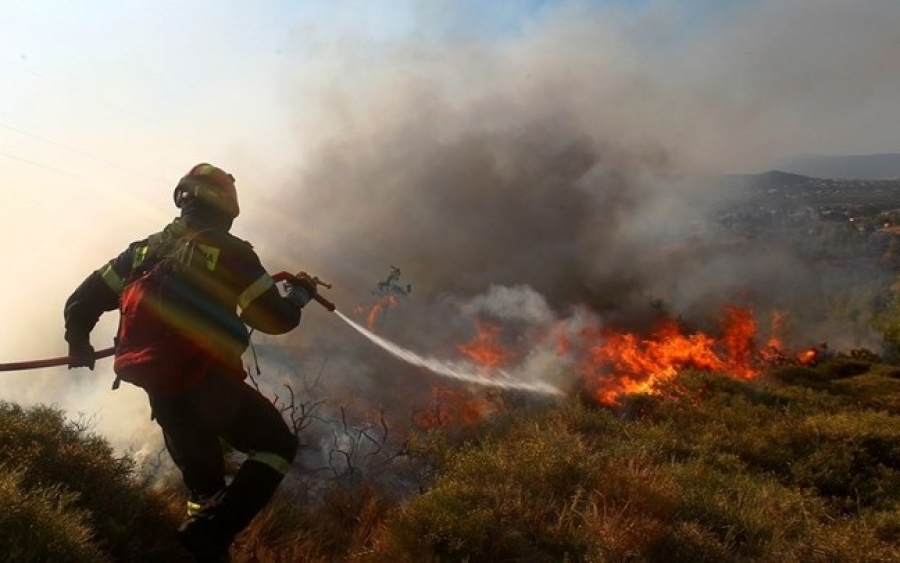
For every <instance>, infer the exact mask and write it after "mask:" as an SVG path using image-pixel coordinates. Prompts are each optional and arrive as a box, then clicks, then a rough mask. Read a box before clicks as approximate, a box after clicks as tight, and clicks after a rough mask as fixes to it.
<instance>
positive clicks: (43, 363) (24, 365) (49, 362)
mask: <svg viewBox="0 0 900 563" xmlns="http://www.w3.org/2000/svg"><path fill="white" fill-rule="evenodd" d="M301 276H303V277H305V278H306V279H307V280H308V281H312V282H313V283H314V284H315V285H317V286H318V285H321V286H322V287H325V288H328V289H330V288H331V284H330V283H326V282H324V281H322V280H320V279H319V278H317V277H315V276H310V275H308V274H306V273H304V272H300V273H299V274H296V275H295V274H291V273H289V272H278V273H277V274H275V275H273V276H272V279H273V280H275V281H276V282H284V283H287V284H297V283H299V281H300V277H301ZM312 298H313V299H314V300H316V302H318V303H319V304H320V305H322V306H323V307H325V308H326V309H328V310H329V311H332V312H333V311H334V310H335V309H337V307H336V306H335V304H334V303H332V302H331V301H329V300H327V299H325V298H324V297H322V296H321V295H319V293H318V292H316V293H315V294H313V297H312ZM115 353H116V349H115V347H110V348H104V349H102V350H97V351H96V352H94V359H96V360H99V359H100V358H108V357H109V356H112V355H113V354H115ZM70 361H72V357H71V356H59V357H56V358H45V359H43V360H27V361H23V362H9V363H5V364H2V363H0V372H3V371H24V370H29V369H40V368H49V367H55V366H65V365H68V364H69V362H70Z"/></svg>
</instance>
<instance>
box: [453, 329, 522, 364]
mask: <svg viewBox="0 0 900 563" xmlns="http://www.w3.org/2000/svg"><path fill="white" fill-rule="evenodd" d="M475 327H476V334H475V336H474V338H472V340H470V341H469V342H467V343H465V344H460V345H459V346H458V348H459V351H460V352H462V353H463V354H464V355H465V356H466V357H467V358H469V359H470V360H472V361H473V362H475V363H476V364H478V365H479V366H482V367H485V368H498V367H501V366H503V365H506V364H508V363H510V362H511V361H512V360H513V359H514V358H515V354H513V353H512V352H511V351H510V350H507V349H506V348H504V347H503V346H502V345H500V343H498V342H497V337H498V336H500V333H501V332H502V329H501V327H500V326H498V325H494V324H490V323H487V322H485V321H481V320H478V321H476V322H475Z"/></svg>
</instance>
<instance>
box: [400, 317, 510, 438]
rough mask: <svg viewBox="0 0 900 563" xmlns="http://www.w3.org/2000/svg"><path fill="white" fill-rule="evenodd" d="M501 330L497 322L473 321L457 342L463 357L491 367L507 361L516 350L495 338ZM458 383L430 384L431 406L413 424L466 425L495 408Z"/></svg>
mask: <svg viewBox="0 0 900 563" xmlns="http://www.w3.org/2000/svg"><path fill="white" fill-rule="evenodd" d="M502 332H503V328H502V327H500V326H499V325H495V324H491V323H488V322H485V321H482V320H476V322H475V336H474V337H472V339H471V340H470V341H468V342H466V343H464V344H460V345H458V346H457V349H458V350H459V351H460V352H462V354H463V355H465V356H466V357H467V358H469V359H470V360H471V361H472V362H474V363H475V364H477V365H478V366H480V367H483V368H486V373H487V374H488V375H489V374H490V370H491V369H495V368H499V367H502V366H504V365H508V364H509V363H510V362H512V361H514V360H515V358H516V354H515V353H514V352H512V351H511V350H509V349H507V348H505V347H504V346H502V345H501V344H500V343H499V342H498V339H499V337H500V335H501V333H502ZM480 391H481V389H480V388H479V389H477V390H473V389H468V388H460V387H448V386H443V385H435V386H433V387H432V389H431V392H432V400H433V406H432V408H431V410H429V411H427V412H424V413H419V414H418V415H417V416H416V417H415V422H416V424H417V426H419V427H420V428H423V429H428V428H445V427H451V426H467V425H471V424H474V423H476V422H478V421H479V420H481V419H483V418H484V417H485V416H487V415H488V414H490V413H492V412H494V411H495V410H496V404H494V403H492V402H491V401H490V400H488V398H486V397H484V396H481V395H480V394H479V393H478V392H480Z"/></svg>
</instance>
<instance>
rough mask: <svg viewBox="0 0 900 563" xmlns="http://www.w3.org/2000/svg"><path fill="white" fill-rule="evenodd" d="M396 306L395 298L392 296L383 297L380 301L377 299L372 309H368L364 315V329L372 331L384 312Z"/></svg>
mask: <svg viewBox="0 0 900 563" xmlns="http://www.w3.org/2000/svg"><path fill="white" fill-rule="evenodd" d="M395 305H397V297H396V296H394V295H385V296H383V297H382V298H381V299H379V300H378V301H377V302H376V303H375V304H374V305H372V307H371V308H370V309H369V312H368V314H367V315H366V327H368V329H369V330H374V329H375V325H376V324H377V323H378V320H379V319H380V318H381V317H382V316H383V314H384V312H385V311H387V310H388V309H390V308H392V307H394V306H395Z"/></svg>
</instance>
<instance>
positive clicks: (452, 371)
mask: <svg viewBox="0 0 900 563" xmlns="http://www.w3.org/2000/svg"><path fill="white" fill-rule="evenodd" d="M300 276H302V277H304V278H305V279H306V280H307V281H312V282H313V283H315V284H316V285H321V286H323V287H326V288H330V287H331V284H329V283H326V282H323V281H322V280H320V279H319V278H317V277H313V276H310V275H309V274H306V273H303V272H301V273H300V274H297V275H293V274H290V273H288V272H279V273H277V274H275V275H274V276H272V278H273V279H274V280H275V281H277V282H284V283H286V284H291V283H297V282H298V281H299V277H300ZM313 299H315V300H316V301H317V302H318V303H319V304H320V305H322V306H323V307H325V308H326V309H328V310H329V311H332V312H334V313H335V314H337V316H338V317H339V318H340V319H341V320H343V321H344V322H345V323H347V324H348V325H350V326H351V327H352V328H353V329H354V330H356V331H357V332H359V333H360V334H362V335H363V336H365V337H366V338H367V339H369V340H370V341H371V342H372V343H373V344H375V345H377V346H378V347H380V348H381V349H383V350H385V351H386V352H388V353H389V354H391V355H392V356H394V357H395V358H398V359H400V360H403V361H404V362H406V363H408V364H411V365H414V366H416V367H420V368H424V369H427V370H428V371H430V372H432V373H434V374H436V375H439V376H441V377H448V378H450V379H455V380H457V381H465V382H466V383H474V384H476V385H483V386H485V387H499V388H501V389H516V390H519V391H527V392H531V393H540V394H543V395H563V394H564V393H563V392H562V391H561V390H560V389H559V388H557V387H554V386H552V385H550V384H548V383H544V382H527V381H520V380H518V379H516V378H515V377H513V376H512V375H511V374H510V373H509V372H507V371H504V370H493V371H491V372H490V373H489V374H488V373H484V371H485V370H484V369H483V368H480V367H479V366H475V365H472V364H471V363H468V362H453V361H447V360H439V359H437V358H431V357H425V356H422V355H420V354H416V353H415V352H413V351H412V350H408V349H406V348H403V347H402V346H399V345H397V344H394V343H393V342H391V341H390V340H387V339H386V338H383V337H381V336H378V335H377V334H375V333H373V332H372V331H370V330H368V329H366V328H365V327H363V326H361V325H359V324H357V323H356V322H354V321H353V320H352V319H350V318H349V317H347V316H346V315H344V314H343V313H341V312H340V311H338V310H337V307H336V306H335V304H334V303H332V302H331V301H328V300H326V299H325V298H324V297H322V296H321V295H319V294H318V293H316V294H315V295H314V296H313Z"/></svg>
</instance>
